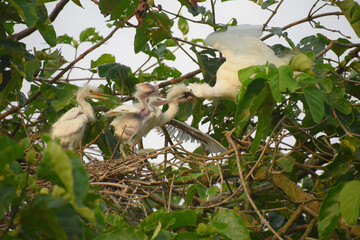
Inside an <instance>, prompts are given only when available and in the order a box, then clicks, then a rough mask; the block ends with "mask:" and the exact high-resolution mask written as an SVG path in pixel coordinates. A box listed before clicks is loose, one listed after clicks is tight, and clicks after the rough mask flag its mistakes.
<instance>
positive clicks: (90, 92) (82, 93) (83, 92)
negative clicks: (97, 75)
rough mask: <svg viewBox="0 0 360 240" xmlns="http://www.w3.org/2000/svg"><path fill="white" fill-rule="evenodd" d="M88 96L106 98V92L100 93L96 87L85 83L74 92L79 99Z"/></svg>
mask: <svg viewBox="0 0 360 240" xmlns="http://www.w3.org/2000/svg"><path fill="white" fill-rule="evenodd" d="M88 98H102V99H107V97H106V94H103V93H101V92H100V90H99V89H98V88H97V87H94V86H90V85H87V84H86V85H84V86H83V87H82V88H80V89H79V90H78V92H77V94H76V99H77V100H78V101H79V100H81V99H88Z"/></svg>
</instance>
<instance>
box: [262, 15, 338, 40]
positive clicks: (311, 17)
mask: <svg viewBox="0 0 360 240" xmlns="http://www.w3.org/2000/svg"><path fill="white" fill-rule="evenodd" d="M333 15H335V16H340V15H344V14H343V13H342V12H329V13H321V14H318V15H314V16H308V17H306V18H303V19H300V20H298V21H295V22H293V23H290V24H288V25H285V26H284V27H282V30H283V31H284V30H286V29H288V28H291V27H293V26H296V25H299V24H301V23H304V22H308V21H310V20H311V19H315V18H320V17H325V16H333ZM272 36H274V33H269V34H268V35H266V36H264V37H262V38H260V39H261V40H262V41H264V40H266V39H268V38H270V37H272Z"/></svg>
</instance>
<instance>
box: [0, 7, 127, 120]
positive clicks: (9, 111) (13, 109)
mask: <svg viewBox="0 0 360 240" xmlns="http://www.w3.org/2000/svg"><path fill="white" fill-rule="evenodd" d="M133 15H134V13H132V14H131V15H130V16H129V17H128V18H127V19H125V20H124V21H123V22H121V23H119V25H118V26H117V27H116V28H115V29H114V30H112V31H111V33H110V34H109V35H108V36H106V37H105V38H104V39H103V40H101V41H100V42H98V43H96V44H95V45H94V46H92V47H91V48H89V49H88V50H86V51H85V52H83V53H82V54H81V55H80V56H79V57H77V58H76V59H75V60H74V61H72V62H71V63H69V64H68V65H67V66H66V67H65V68H64V69H63V70H62V71H61V72H60V73H59V74H58V75H56V76H55V77H54V78H53V79H52V80H51V81H50V82H49V83H50V84H52V83H55V82H56V81H57V80H59V79H60V77H61V76H63V75H64V74H65V73H66V72H67V71H68V70H69V69H70V68H71V67H72V66H74V65H75V64H76V63H77V62H79V61H80V60H82V59H83V58H84V57H85V56H86V55H88V54H89V53H91V52H92V51H94V50H95V49H97V48H98V47H100V46H101V45H103V44H104V43H105V42H106V41H108V40H109V39H110V38H111V37H112V36H113V35H114V34H115V32H116V31H117V30H119V29H120V28H121V27H123V25H124V23H125V22H127V21H129V19H130V18H131V17H132V16H133ZM40 95H41V91H40V90H39V91H37V92H36V93H35V94H34V95H32V96H31V97H30V98H28V99H27V100H26V101H25V103H24V105H22V106H21V105H18V106H16V107H13V108H11V109H10V110H8V111H7V112H4V113H2V114H0V119H3V118H5V117H6V116H8V115H10V114H12V113H14V112H16V111H18V110H20V108H22V107H24V106H26V105H28V104H29V103H31V102H32V101H34V100H35V99H37V98H38V97H39V96H40Z"/></svg>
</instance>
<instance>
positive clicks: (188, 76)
mask: <svg viewBox="0 0 360 240" xmlns="http://www.w3.org/2000/svg"><path fill="white" fill-rule="evenodd" d="M199 73H201V69H197V70H195V71H192V72H189V73H187V74H184V75H182V76H180V77H178V78H173V79H171V80H169V81H165V82H161V83H160V84H159V88H164V87H166V86H168V85H171V84H176V83H179V82H181V81H183V80H185V79H188V78H192V77H194V76H195V75H197V74H199Z"/></svg>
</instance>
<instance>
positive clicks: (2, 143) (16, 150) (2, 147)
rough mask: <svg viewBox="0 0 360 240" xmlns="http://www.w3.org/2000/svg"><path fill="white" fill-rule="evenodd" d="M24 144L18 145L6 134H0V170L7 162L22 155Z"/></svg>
mask: <svg viewBox="0 0 360 240" xmlns="http://www.w3.org/2000/svg"><path fill="white" fill-rule="evenodd" d="M25 147H26V145H25V144H22V145H19V144H17V143H16V142H15V141H14V140H12V139H11V138H9V137H7V136H0V156H1V160H0V171H2V169H4V168H5V166H6V165H7V164H9V163H10V162H12V161H15V160H16V159H21V158H23V157H24V151H25Z"/></svg>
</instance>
